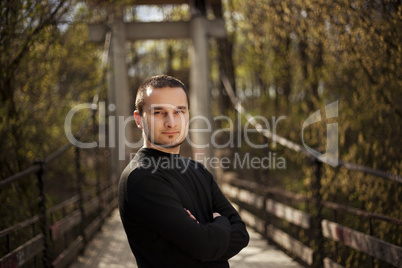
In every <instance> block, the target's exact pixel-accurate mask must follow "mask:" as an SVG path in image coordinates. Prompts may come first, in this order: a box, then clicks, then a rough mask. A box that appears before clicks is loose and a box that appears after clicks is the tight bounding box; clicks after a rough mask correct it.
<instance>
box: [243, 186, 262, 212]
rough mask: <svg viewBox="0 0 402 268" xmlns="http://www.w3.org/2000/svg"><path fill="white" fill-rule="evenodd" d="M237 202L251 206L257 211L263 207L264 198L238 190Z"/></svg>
mask: <svg viewBox="0 0 402 268" xmlns="http://www.w3.org/2000/svg"><path fill="white" fill-rule="evenodd" d="M237 198H238V200H239V201H242V202H244V203H246V204H249V205H251V206H255V207H256V208H258V209H262V208H263V206H264V197H262V196H259V195H257V194H255V193H251V192H249V191H247V190H244V189H240V190H239V194H238V197H237Z"/></svg>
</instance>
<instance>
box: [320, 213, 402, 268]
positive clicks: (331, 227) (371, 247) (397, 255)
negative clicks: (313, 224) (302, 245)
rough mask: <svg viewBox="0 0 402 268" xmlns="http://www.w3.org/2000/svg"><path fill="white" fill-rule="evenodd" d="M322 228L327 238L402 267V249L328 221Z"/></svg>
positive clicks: (324, 221)
mask: <svg viewBox="0 0 402 268" xmlns="http://www.w3.org/2000/svg"><path fill="white" fill-rule="evenodd" d="M321 226H322V233H323V235H324V237H326V238H329V239H332V240H334V241H337V242H342V243H343V244H345V245H347V246H349V247H351V248H354V249H357V250H359V251H361V252H364V253H366V254H368V255H371V256H373V257H375V258H378V259H380V260H383V261H386V262H388V263H390V264H392V265H395V266H397V267H401V266H402V247H398V246H396V245H393V244H391V243H388V242H385V241H383V240H381V239H379V238H376V237H373V236H370V235H368V234H364V233H361V232H359V231H356V230H353V229H351V228H348V227H345V226H343V225H340V224H338V223H335V222H331V221H328V220H323V221H322V222H321Z"/></svg>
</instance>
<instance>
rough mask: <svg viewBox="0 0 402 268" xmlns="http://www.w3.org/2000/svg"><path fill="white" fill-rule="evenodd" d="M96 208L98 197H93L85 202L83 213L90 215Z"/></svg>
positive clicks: (97, 206)
mask: <svg viewBox="0 0 402 268" xmlns="http://www.w3.org/2000/svg"><path fill="white" fill-rule="evenodd" d="M98 208H99V199H98V198H97V197H95V198H93V199H92V200H91V201H89V202H88V203H86V204H85V206H84V213H85V215H90V214H91V213H93V212H94V211H95V210H96V209H98Z"/></svg>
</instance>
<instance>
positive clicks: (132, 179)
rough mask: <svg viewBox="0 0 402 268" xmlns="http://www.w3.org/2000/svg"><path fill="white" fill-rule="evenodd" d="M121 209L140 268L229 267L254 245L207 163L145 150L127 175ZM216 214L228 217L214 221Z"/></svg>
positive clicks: (122, 180) (122, 182)
mask: <svg viewBox="0 0 402 268" xmlns="http://www.w3.org/2000/svg"><path fill="white" fill-rule="evenodd" d="M184 209H188V210H189V211H190V212H191V213H192V214H193V215H194V216H195V218H196V219H197V220H198V222H199V223H197V221H196V220H194V219H192V218H190V216H189V215H188V214H187V212H186V211H185V210H184ZM119 210H120V216H121V220H122V222H123V226H124V229H125V231H126V234H127V238H128V241H129V244H130V247H131V250H132V252H133V253H134V256H135V258H136V260H137V264H138V266H139V267H155V268H159V267H191V268H193V267H229V264H228V261H227V260H228V259H229V258H231V257H233V256H234V255H236V254H237V253H238V252H239V251H240V250H241V249H242V248H244V247H245V246H247V244H248V241H249V236H248V233H247V230H246V227H245V225H244V223H243V222H242V220H241V218H240V216H239V214H238V213H237V211H236V210H235V209H234V208H233V206H232V205H231V204H230V202H229V201H228V200H227V199H226V198H225V196H224V195H223V194H222V192H221V191H220V189H219V187H218V185H217V184H216V182H215V181H214V179H213V177H212V175H211V173H210V172H208V171H207V169H206V168H205V167H204V166H203V165H202V164H200V163H198V162H196V161H193V160H191V159H187V158H183V157H180V156H179V155H175V154H168V153H164V152H161V151H158V150H154V149H150V148H142V149H140V150H139V151H138V152H137V154H136V156H135V158H134V159H133V160H132V161H131V162H130V164H129V165H128V166H127V167H126V169H125V170H124V171H123V173H122V175H121V178H120V183H119ZM213 212H218V213H220V214H221V215H222V216H221V217H216V218H215V219H213Z"/></svg>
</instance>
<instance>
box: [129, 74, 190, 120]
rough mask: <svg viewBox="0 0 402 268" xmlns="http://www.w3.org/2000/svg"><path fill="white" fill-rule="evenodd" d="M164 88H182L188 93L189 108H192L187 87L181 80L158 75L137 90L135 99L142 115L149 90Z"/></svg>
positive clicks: (136, 106) (137, 108)
mask: <svg viewBox="0 0 402 268" xmlns="http://www.w3.org/2000/svg"><path fill="white" fill-rule="evenodd" d="M164 87H171V88H173V87H180V88H182V89H183V91H184V93H186V98H187V104H188V108H190V98H189V96H188V91H187V88H186V86H185V85H184V83H183V82H182V81H180V80H179V79H177V78H175V77H172V76H169V75H165V74H162V75H156V76H153V77H151V78H149V79H147V80H145V81H144V82H143V83H142V84H141V85H140V86H139V88H138V90H137V96H136V98H135V108H136V110H137V111H138V113H139V114H140V115H142V113H143V107H144V104H145V93H146V91H147V89H148V88H152V89H156V88H164Z"/></svg>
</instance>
